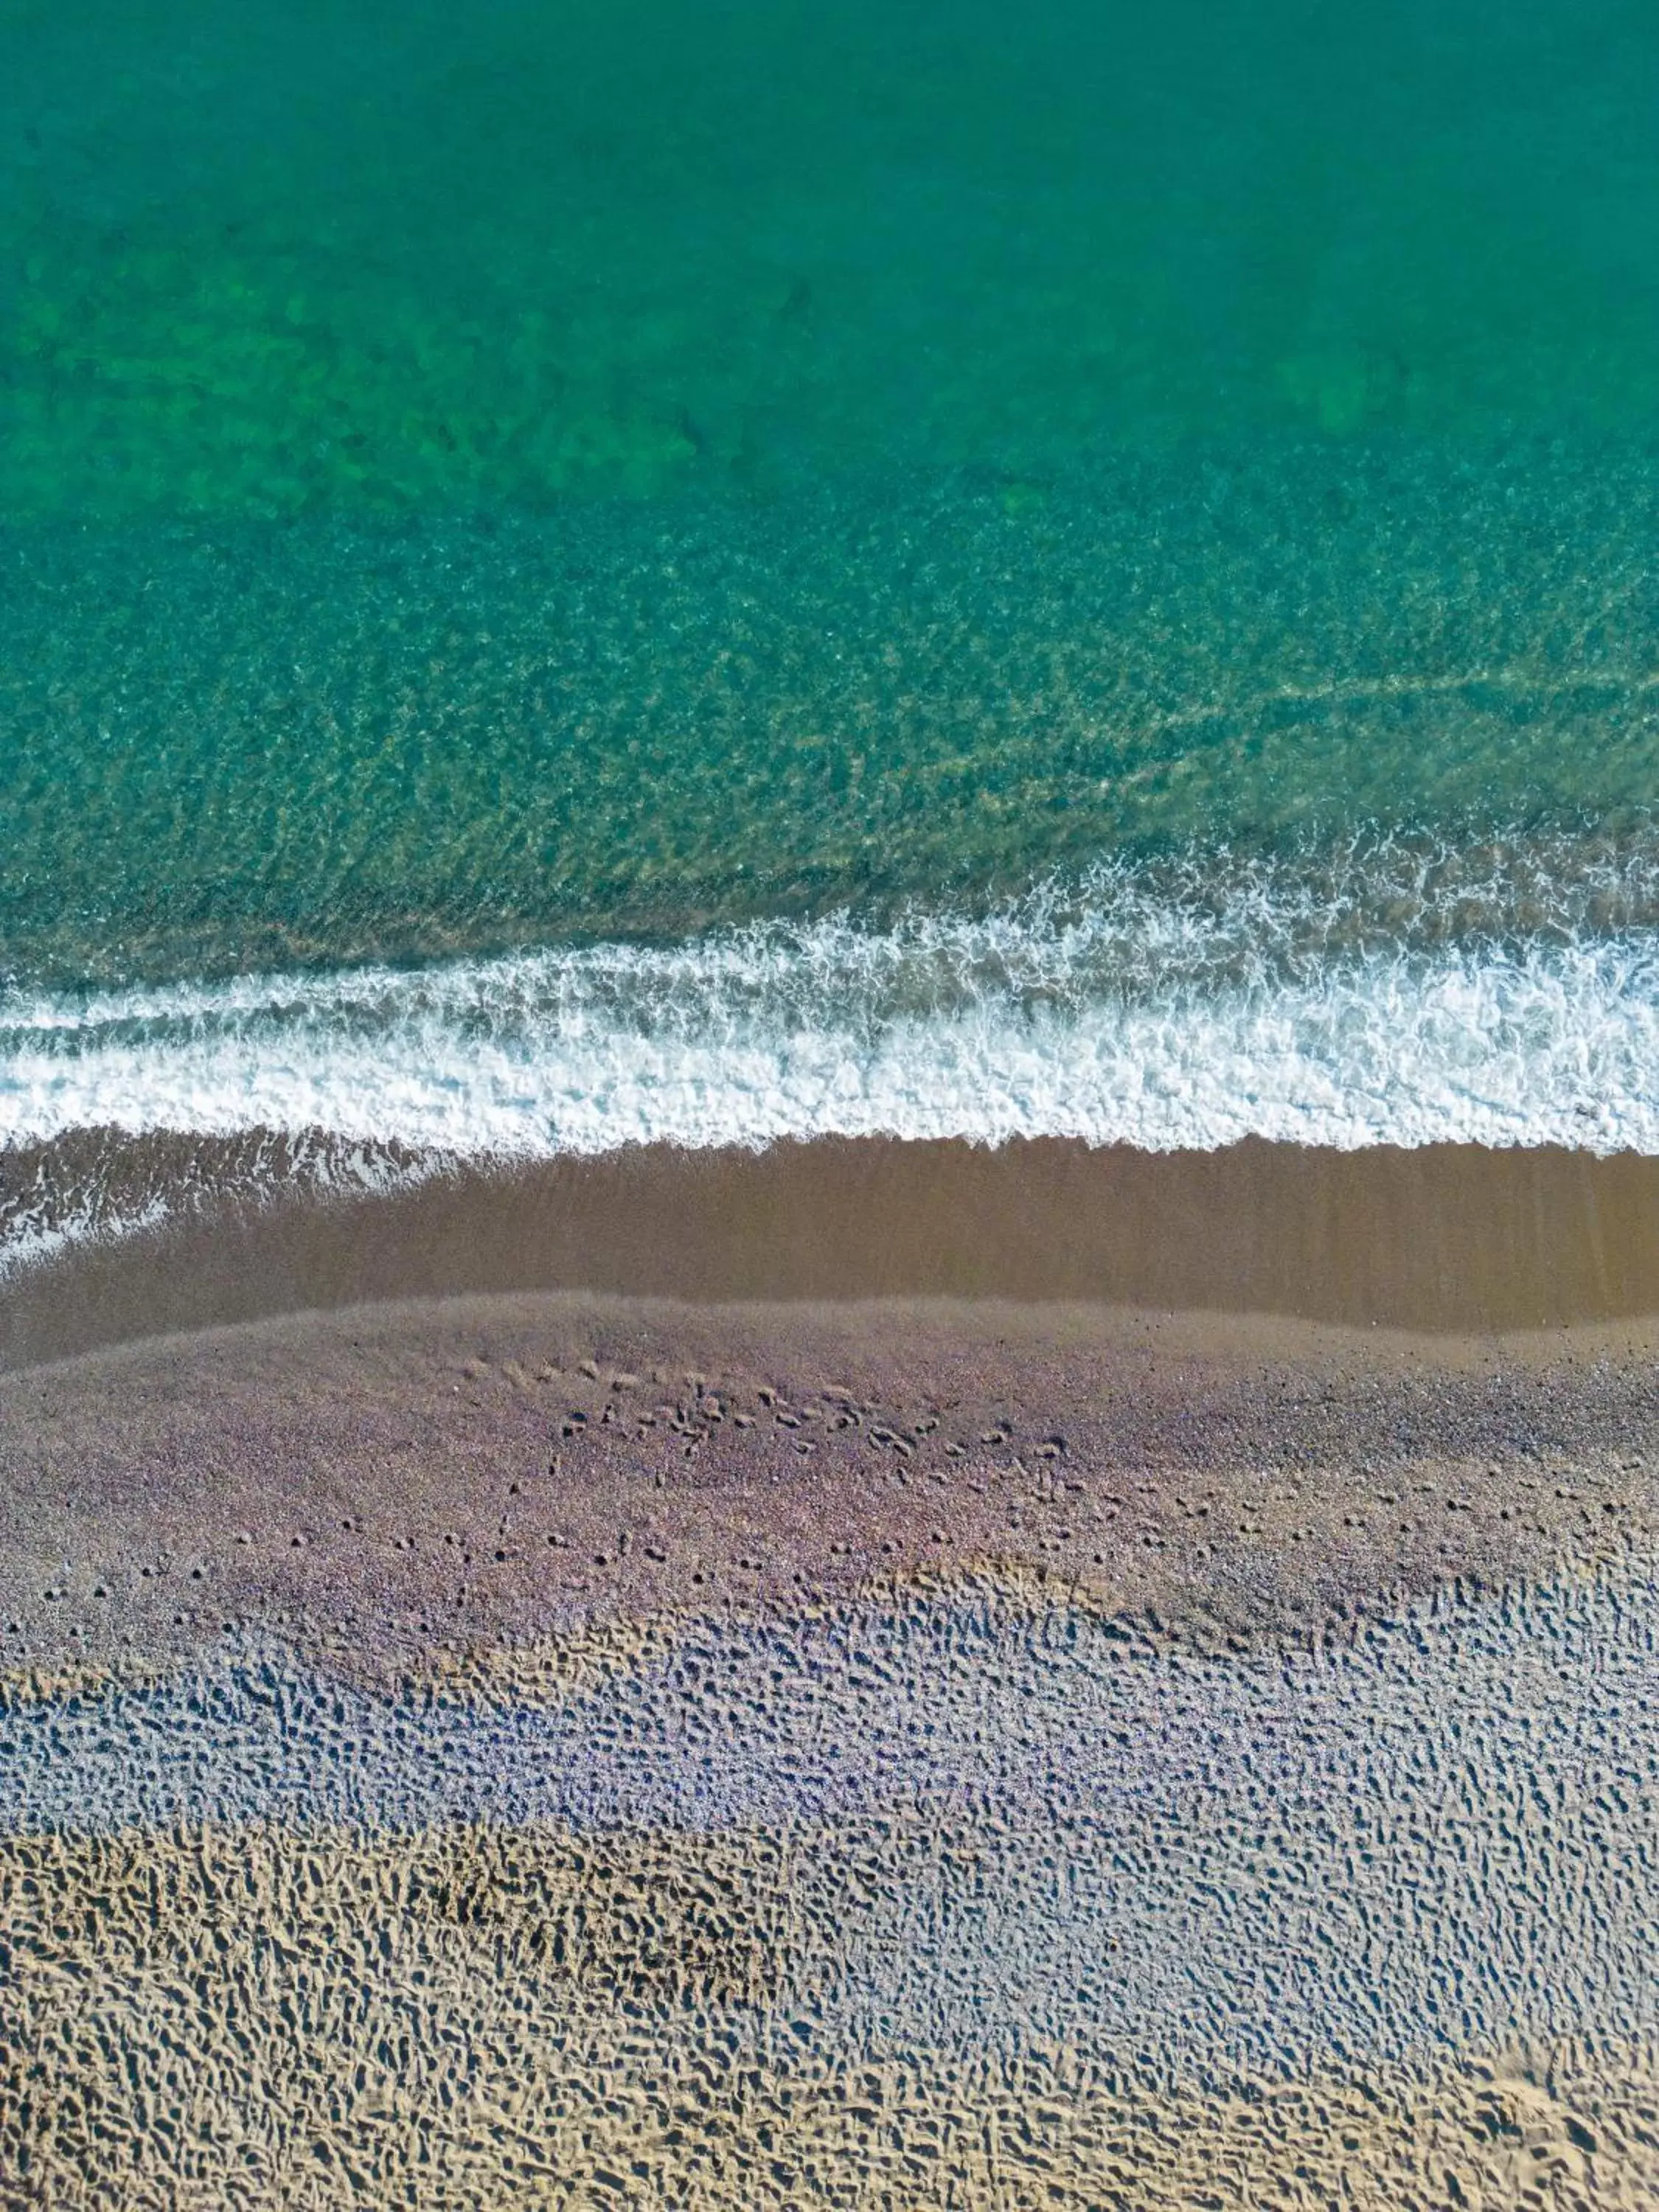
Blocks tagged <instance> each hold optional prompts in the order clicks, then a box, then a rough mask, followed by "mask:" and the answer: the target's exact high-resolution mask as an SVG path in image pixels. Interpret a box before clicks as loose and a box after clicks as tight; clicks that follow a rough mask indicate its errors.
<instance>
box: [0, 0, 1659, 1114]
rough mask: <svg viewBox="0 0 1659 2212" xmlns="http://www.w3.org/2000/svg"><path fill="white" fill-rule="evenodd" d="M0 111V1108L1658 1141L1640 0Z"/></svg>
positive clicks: (1038, 35) (38, 82)
mask: <svg viewBox="0 0 1659 2212" xmlns="http://www.w3.org/2000/svg"><path fill="white" fill-rule="evenodd" d="M0 84H3V85H4V86H5V88H6V89H5V92H4V94H3V95H0V98H3V126H4V127H3V131H0V171H3V176H0V245H3V252H0V825H3V831H4V837H3V847H0V972H3V973H4V974H6V975H9V977H10V979H11V981H10V984H9V987H8V992H7V995H6V997H5V1000H4V1002H3V1005H0V1030H3V1042H0V1133H3V1134H5V1135H9V1136H12V1137H15V1138H20V1139H39V1138H40V1137H42V1136H47V1135H52V1134H53V1133H58V1132H61V1131H64V1130H68V1129H72V1128H73V1127H76V1126H78V1125H80V1123H81V1122H82V1121H83V1120H86V1119H94V1120H103V1121H113V1122H115V1123H117V1124H118V1125H121V1126H127V1127H135V1128H137V1127H158V1126H182V1127H187V1128H191V1127H202V1128H210V1129H221V1128H223V1127H243V1126H252V1125H255V1124H258V1125H261V1126H266V1127H274V1128H278V1129H294V1128H297V1127H301V1126H305V1127H323V1128H327V1129H333V1130H336V1131H337V1132H339V1133H343V1134H348V1135H350V1136H353V1137H364V1138H368V1139H376V1138H379V1139H387V1140H393V1139H398V1140H404V1141H408V1142H411V1143H420V1144H429V1145H439V1146H446V1147H448V1148H450V1149H452V1150H459V1151H463V1152H465V1151H469V1150H471V1151H477V1150H483V1149H487V1148H499V1149H508V1150H524V1149H526V1148H530V1149H534V1148H536V1147H538V1146H540V1147H550V1148H566V1147H569V1146H578V1147H580V1148H582V1149H596V1148H603V1147H604V1146H606V1145H608V1144H611V1143H615V1142H622V1141H626V1140H629V1139H632V1138H635V1137H638V1136H642V1135H649V1134H657V1135H675V1136H678V1137H680V1138H682V1139H685V1140H687V1141H691V1142H698V1143H701V1142H718V1141H729V1140H732V1139H740V1140H744V1141H763V1140H765V1139H768V1138H769V1137H774V1136H777V1135H783V1134H805V1133H811V1132H812V1131H815V1130H820V1129H829V1128H836V1129H848V1128H866V1127H870V1128H882V1129H888V1130H895V1131H898V1132H900V1133H951V1132H956V1133H966V1134H971V1135H975V1136H983V1137H987V1138H994V1137H996V1136H999V1135H1003V1134H1007V1133H1012V1132H1013V1131H1015V1130H1024V1131H1029V1132H1041V1131H1044V1130H1048V1131H1054V1132H1060V1131H1065V1132H1069V1133H1077V1134H1081V1135H1085V1136H1089V1137H1091V1138H1094V1139H1105V1138H1109V1137H1114V1136H1117V1137H1128V1138H1130V1139H1133V1140H1134V1141H1137V1142H1140V1143H1147V1144H1155V1145H1158V1144H1177V1143H1216V1142H1220V1141H1225V1139H1226V1138H1228V1137H1229V1136H1231V1135H1237V1134H1241V1133H1245V1132H1246V1131H1255V1132H1256V1133H1268V1134H1279V1135H1294V1136H1299V1137H1303V1138H1305V1139H1322V1140H1325V1141H1335V1142H1346V1143H1363V1142H1371V1141H1376V1140H1379V1139H1389V1140H1393V1141H1407V1142H1412V1141H1421V1140H1423V1139H1426V1138H1429V1137H1433V1136H1441V1135H1456V1134H1462V1135H1473V1136H1478V1137H1480V1138H1482V1139H1485V1140H1488V1141H1518V1142H1528V1141H1541V1140H1544V1139H1553V1140H1556V1141H1562V1140H1566V1141H1584V1142H1591V1143H1595V1144H1598V1145H1601V1146H1610V1145H1618V1144H1632V1145H1637V1146H1641V1147H1642V1148H1644V1149H1653V1148H1655V1147H1656V1146H1659V1107H1656V1105H1655V1103H1654V1102H1655V1095H1656V1089H1655V1085H1654V1084H1653V1081H1652V1078H1651V1070H1652V1069H1653V1066H1654V1060H1653V1054H1652V1051H1651V1040H1652V1036H1653V1034H1654V1030H1655V1024H1656V1022H1659V987H1656V985H1655V983H1654V981H1653V975H1654V969H1653V963H1652V960H1651V956H1650V933H1651V930H1652V926H1653V920H1654V913H1653V900H1652V898H1651V896H1650V892H1649V891H1648V890H1647V889H1646V888H1645V885H1646V883H1647V878H1648V876H1649V873H1650V871H1651V869H1652V866H1653V861H1652V855H1653V854H1654V852H1655V850H1656V847H1655V843H1654V831H1653V828H1652V820H1653V808H1654V803H1655V798H1656V790H1659V786H1656V779H1655V775H1654V768H1655V763H1656V758H1659V752H1656V735H1659V731H1656V714H1659V703H1656V702H1659V585H1656V582H1655V580H1654V569H1653V563H1652V559H1651V550H1652V547H1653V544H1654V543H1655V542H1656V532H1655V527H1654V526H1655V522H1656V520H1659V512H1656V510H1659V501H1656V485H1659V435H1656V431H1655V428H1654V426H1655V423H1656V421H1659V415H1656V401H1659V314H1656V313H1655V309H1656V307H1659V296H1656V295H1659V277H1656V276H1655V273H1654V272H1655V271H1656V270H1659V250H1656V249H1659V141H1656V139H1655V138H1654V136H1653V133H1652V130H1651V117H1652V113H1653V112H1654V94H1655V92H1656V90H1659V33H1656V31H1655V28H1654V27H1653V23H1652V19H1651V16H1650V13H1649V11H1647V10H1646V9H1643V8H1642V7H1640V6H1637V5H1628V6H1620V5H1595V4H1590V5H1586V4H1583V0H1574V4H1571V5H1569V4H1568V3H1567V0H1528V4H1523V5H1519V6H1510V7H1507V8H1499V7H1497V6H1493V5H1487V4H1485V0H1452V4H1450V5H1447V4H1444V0H1438V4H1435V5H1432V6H1431V5H1428V4H1426V0H1425V4H1421V5H1418V4H1404V0H1398V3H1397V4H1392V5H1390V6H1389V7H1387V8H1384V9H1375V10H1358V9H1351V8H1346V7H1339V6H1335V5H1322V4H1317V0H1233V4H1224V5H1220V6H1217V5H1215V4H1212V0H1205V4H1202V5H1200V4H1199V0H1183V4H1178V5H1176V6H1174V7H1171V8H1167V9H1161V10H1159V11H1158V14H1157V17H1156V20H1155V21H1146V20H1145V11H1142V10H1139V9H1129V8H1127V7H1117V6H1104V7H1102V6H1091V7H1085V6H1083V5H1081V4H1079V0H1046V4H1040V5H1038V6H1036V8H1028V9H1022V10H1018V11H1008V10H1000V9H989V8H983V7H979V6H971V7H966V8H964V7H963V6H961V5H951V6H948V7H947V6H945V5H944V4H942V0H911V4H908V5H904V6H900V7H897V8H895V7H892V6H890V5H884V6H883V7H882V8H880V9H877V8H874V7H872V6H869V5H867V4H864V0H843V4H841V5H837V6H835V7H832V8H830V9H822V8H819V9H805V7H795V6H793V5H786V6H779V5H777V4H775V0H769V4H767V5H765V6H760V5H748V4H728V5H725V6H718V7H715V6H693V5H689V4H687V3H686V0H673V4H669V3H668V0H634V4H624V5H616V4H612V5H609V6H606V7H604V8H599V7H597V6H588V5H586V4H575V0H565V4H560V5H557V6H553V7H548V6H540V5H538V6H536V7H529V6H525V5H519V4H510V0H495V4H486V5H483V6H482V7H478V8H475V9H470V10H468V11H466V12H465V15H464V16H461V17H456V16H455V15H453V13H452V12H451V11H444V10H438V9H422V8H419V7H416V9H407V8H404V9H397V10H392V9H383V8H380V7H379V6H376V5H370V4H367V0H364V4H358V5H355V6H353V7H350V8H348V9H338V8H329V9H317V8H312V9H307V8H300V9H295V8H291V7H289V8H283V9H276V8H274V7H264V6H256V7H253V8H249V9H240V10H238V11H236V12H235V14H234V16H229V17H227V16H224V15H222V14H221V13H219V12H217V11H213V10H210V9H207V8H205V7H204V6H202V5H201V4H199V0H191V4H188V5H184V4H173V5H170V6H169V5H166V4H161V0H156V4H149V5H145V6H143V7H129V6H118V5H115V4H112V0H105V3H104V4H97V5H94V4H91V0H87V4H83V5H80V6H71V7H69V8H63V7H56V8H52V9H47V8H46V7H44V6H35V5H28V4H23V0H6V4H4V5H3V6H0ZM1356 839H1358V854H1359V857H1358V859H1356V858H1355V857H1354V855H1355V851H1356V846H1355V841H1356ZM1402 840H1403V841H1404V844H1403V845H1402V844H1401V841H1402ZM1401 850H1408V851H1409V852H1412V853H1423V852H1429V853H1434V854H1440V855H1442V856H1443V857H1442V860H1441V862H1440V863H1438V864H1437V872H1435V871H1431V876H1430V879H1429V880H1428V882H1427V885H1426V888H1424V886H1423V884H1422V883H1421V882H1420V881H1419V878H1413V877H1412V874H1411V868H1410V866H1406V867H1405V872H1404V876H1403V877H1402V872H1401V871H1402V863H1401V860H1400V858H1399V854H1400V853H1401ZM1223 854H1225V856H1226V857H1225V860H1223V859H1222V858H1221V857H1219V856H1221V855H1223ZM1448 854H1449V855H1450V856H1451V858H1450V860H1449V861H1448V860H1446V859H1445V857H1444V856H1446V855H1448ZM1466 877H1468V878H1471V879H1483V878H1490V879H1492V881H1493V882H1496V883H1498V884H1509V885H1510V887H1511V891H1512V895H1511V896H1509V897H1508V903H1507V906H1506V907H1505V908H1504V912H1503V913H1502V914H1501V915H1499V914H1497V913H1496V911H1495V909H1494V908H1493V906H1492V896H1490V895H1489V893H1480V894H1479V895H1477V896H1474V897H1473V899H1471V897H1470V896H1468V887H1467V884H1466V882H1465V880H1464V879H1465V878H1466ZM1358 878H1363V883H1362V884H1361V888H1360V889H1358V890H1355V888H1354V885H1355V882H1356V880H1357V879H1358ZM1413 884H1416V886H1417V887H1416V888H1413ZM1597 884H1599V885H1601V889H1600V890H1596V889H1595V885H1597ZM1206 886H1210V887H1211V889H1210V890H1206ZM1587 886H1589V889H1588V890H1587ZM1609 886H1611V887H1610V888H1609ZM1206 900H1207V902H1208V904H1209V906H1210V907H1212V908H1218V909H1219V910H1221V911H1222V912H1223V915H1224V919H1223V920H1222V921H1220V922H1219V923H1218V924H1217V925H1216V927H1217V928H1218V932H1219V939H1221V940H1225V945H1224V950H1223V951H1222V952H1220V953H1218V954H1216V956H1215V957H1213V958H1211V957H1210V956H1209V955H1208V954H1206V956H1205V957H1204V958H1203V959H1200V960H1199V961H1198V962H1197V963H1196V964H1195V965H1194V963H1193V962H1191V961H1188V963H1187V964H1186V965H1184V966H1183V965H1182V961H1181V959H1178V958H1174V959H1172V956H1171V955H1170V945H1171V944H1172V943H1173V942H1174V941H1175V940H1176V939H1184V938H1185V937H1186V936H1190V935H1191V934H1192V933H1193V932H1194V930H1196V932H1197V935H1198V937H1199V938H1202V937H1203V935H1204V930H1205V928H1206V927H1210V923H1209V922H1206V921H1205V920H1204V918H1203V910H1204V908H1205V907H1206ZM1322 900H1325V901H1327V902H1328V912H1322V909H1321V901H1322ZM1045 901H1057V902H1059V905H1060V908H1062V909H1063V910H1064V916H1065V918H1063V919H1062V920H1060V921H1058V922H1056V921H1055V920H1054V915H1053V913H1052V911H1051V908H1050V906H1049V905H1047V904H1045V903H1044V902H1045ZM1483 901H1484V903H1483ZM1291 913H1294V914H1297V915H1300V916H1301V917H1302V919H1301V921H1299V922H1298V923H1297V930H1299V932H1300V934H1299V936H1297V937H1296V946H1295V949H1294V950H1293V951H1287V950H1286V942H1287V940H1286V939H1285V931H1286V929H1287V928H1288V927H1289V925H1288V924H1287V923H1286V922H1285V916H1286V915H1290V914H1291ZM1310 915H1311V916H1312V918H1311V919H1310ZM1195 916H1196V917H1197V919H1196V920H1194V917H1195ZM1357 916H1358V919H1356V917H1357ZM1211 921H1213V915H1212V916H1211ZM732 930H736V931H738V932H739V933H743V932H745V931H746V932H749V933H750V934H747V935H744V934H739V935H738V936H737V937H735V938H734V937H732V936H731V935H730V934H728V933H730V932H731V931H732ZM757 930H758V931H759V934H758V935H757V934H755V932H756V931H757ZM975 932H977V933H979V934H978V936H975ZM1291 935H1296V932H1295V931H1292V932H1291ZM1015 939H1018V946H1017V947H1016V949H1014V950H1012V951H1010V950H1009V947H1010V946H1011V945H1013V943H1014V940H1015ZM922 946H925V947H928V948H931V949H927V950H925V951H919V950H918V947H922ZM987 947H1000V948H1001V949H1000V950H991V951H987ZM941 948H943V949H941ZM1079 948H1082V949H1079ZM999 961H1006V962H1008V963H1012V968H1011V974H1010V975H1001V974H1000V972H999V971H998V966H997V963H998V962H999ZM1206 962H1207V964H1206ZM377 963H392V966H393V967H394V968H395V969H398V971H399V974H398V975H397V976H395V977H387V976H385V975H380V973H379V972H378V969H377ZM432 963H437V965H436V966H435V967H432ZM365 969H367V972H366V973H365V972H363V971H364V970H365ZM427 969H430V970H431V972H430V974H429V975H428V979H427V980H425V981H420V980H413V979H412V976H411V974H410V971H411V970H419V971H422V972H424V971H426V970H427ZM353 975H356V976H357V977H358V980H356V981H353V980H350V978H351V977H352V976H353ZM251 977H258V978H263V979H264V980H262V981H246V980H244V981H237V980H236V979H239V978H241V979H247V978H251ZM342 978H345V980H342ZM88 994H90V995H88Z"/></svg>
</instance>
